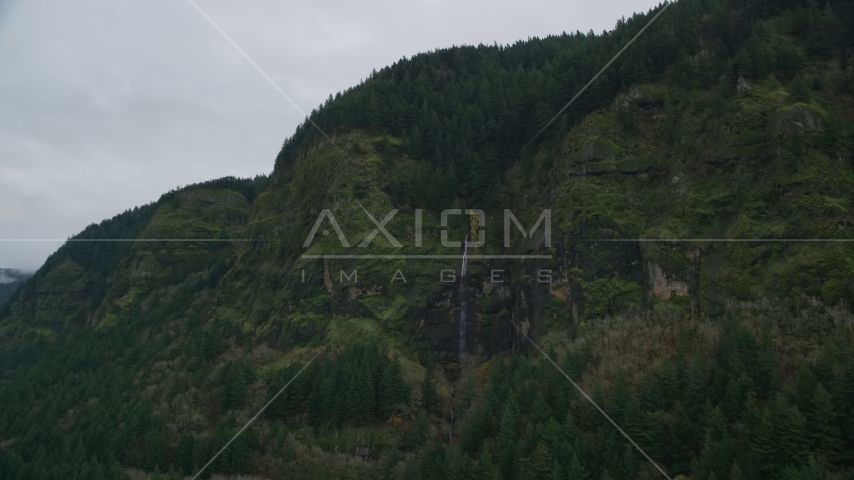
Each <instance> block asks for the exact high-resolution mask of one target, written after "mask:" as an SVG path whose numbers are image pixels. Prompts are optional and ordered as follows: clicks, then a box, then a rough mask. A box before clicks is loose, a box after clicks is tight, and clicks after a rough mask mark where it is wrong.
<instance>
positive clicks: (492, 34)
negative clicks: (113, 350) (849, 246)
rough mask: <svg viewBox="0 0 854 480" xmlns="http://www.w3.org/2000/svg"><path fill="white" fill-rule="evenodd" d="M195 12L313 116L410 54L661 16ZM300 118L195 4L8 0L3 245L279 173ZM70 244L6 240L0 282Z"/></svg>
mask: <svg viewBox="0 0 854 480" xmlns="http://www.w3.org/2000/svg"><path fill="white" fill-rule="evenodd" d="M195 1H196V3H197V4H198V5H199V7H201V8H202V9H203V10H204V11H205V13H207V14H208V15H209V16H210V17H211V18H212V19H213V20H214V21H215V22H217V23H218V24H219V26H220V27H221V28H222V29H223V30H224V31H225V32H226V33H227V34H228V35H230V36H231V38H232V39H233V40H234V41H235V42H236V43H237V45H239V46H240V47H241V48H242V49H243V50H244V51H245V52H246V53H247V54H248V55H249V56H250V57H251V58H252V59H253V60H254V61H255V62H256V63H257V64H258V65H259V66H260V67H261V68H262V69H263V70H264V71H265V72H266V73H267V74H268V75H269V76H270V77H271V78H272V79H273V80H274V81H275V82H276V83H277V84H278V85H279V87H280V88H281V89H282V90H283V91H284V92H285V93H286V94H287V95H289V96H290V97H291V99H293V101H294V102H295V103H296V104H297V105H299V106H300V108H302V109H303V111H306V112H308V111H311V109H312V108H314V107H316V106H317V105H319V104H320V103H321V102H322V101H323V100H324V99H325V98H326V97H327V96H328V95H329V94H330V93H333V94H334V93H335V92H338V91H341V90H344V89H346V88H347V87H350V86H353V85H355V84H357V83H359V81H361V80H362V79H363V78H365V77H366V76H368V75H369V73H370V72H371V70H372V69H374V68H376V69H377V70H379V69H380V68H382V67H383V66H385V65H389V64H391V63H393V62H395V61H397V60H398V59H400V58H401V57H403V56H407V57H410V56H412V55H413V54H415V53H418V52H423V51H427V50H433V49H435V48H442V47H450V46H452V45H461V44H469V45H476V44H478V43H485V44H492V43H493V42H498V43H499V44H508V43H513V42H515V41H516V40H519V39H527V38H529V37H534V36H546V35H549V34H560V33H561V32H563V31H567V32H574V31H576V30H580V31H582V32H587V31H589V30H590V29H593V30H594V31H596V32H597V33H601V32H602V31H603V30H605V29H608V30H610V29H612V28H613V27H614V25H615V23H616V21H617V19H618V18H620V17H621V16H626V17H628V16H630V15H631V14H632V13H634V12H635V11H647V10H648V9H649V8H651V7H653V6H654V5H656V4H657V2H654V1H648V0H642V1H639V0H636V1H626V0H597V1H595V2H594V1H589V0H588V1H584V2H581V1H576V0H561V1H557V0H526V1H520V0H517V1H514V2H508V1H505V0H477V1H471V0H453V1H450V0H448V1H446V0H418V1H410V2H400V1H371V2H367V3H366V2H352V1H328V0H313V1H305V2H276V1H272V0H245V1H241V2H235V1H225V0H195ZM303 118H304V117H303V115H302V114H301V113H300V112H299V110H297V109H296V108H295V107H294V106H293V105H291V104H290V103H289V102H288V101H287V100H286V99H285V98H284V97H282V96H281V94H279V93H278V92H277V91H276V90H275V89H274V88H273V87H272V86H271V85H270V84H269V83H267V81H266V80H265V79H264V77H263V76H262V75H261V74H259V73H258V72H257V71H256V70H255V69H254V68H253V67H252V66H251V65H250V64H249V63H248V62H247V61H246V60H245V59H244V58H243V57H242V56H241V55H240V53H239V52H237V50H236V49H235V48H234V47H233V46H232V45H231V44H229V43H228V41H227V40H226V39H225V38H224V37H223V36H222V35H221V34H220V33H219V32H217V31H216V30H215V29H214V28H213V27H212V26H211V25H210V24H209V23H208V21H207V20H205V18H204V17H203V16H202V15H201V14H200V13H199V12H198V11H197V10H196V9H195V8H194V7H193V5H192V4H191V3H190V2H189V1H188V0H148V1H145V2H140V1H127V0H75V1H73V2H68V1H60V0H28V1H26V2H25V1H22V0H11V1H9V0H0V207H2V208H0V239H10V238H29V239H44V238H60V239H62V238H67V237H69V236H71V235H73V234H75V233H77V232H79V231H80V230H82V229H83V228H84V227H85V226H86V225H88V224H90V223H96V222H100V221H101V220H103V219H105V218H108V217H111V216H113V215H115V214H117V213H120V212H122V211H124V210H126V209H128V208H132V207H134V206H137V205H142V204H145V203H148V202H151V201H154V200H156V199H157V198H158V197H159V196H160V195H161V194H162V193H164V192H166V191H168V190H169V189H171V188H175V187H177V186H183V185H186V184H189V183H195V182H200V181H204V180H209V179H213V178H219V177H222V176H226V175H234V176H240V177H247V176H254V175H257V174H261V173H269V172H270V171H271V170H272V168H273V161H274V159H275V156H276V153H277V152H278V150H279V147H280V146H281V144H282V142H283V141H284V139H285V138H286V137H288V136H289V135H290V134H291V133H292V132H293V130H294V128H295V127H296V126H297V124H298V123H299V122H300V121H302V119H303ZM60 245H61V244H60V243H58V242H54V243H50V242H48V243H44V242H41V243H39V242H0V268H4V267H5V268H21V269H26V270H34V269H36V268H38V267H39V266H40V265H41V263H42V262H44V260H45V258H47V256H48V255H49V254H50V253H52V252H53V251H55V250H56V249H57V248H58V247H59V246H60Z"/></svg>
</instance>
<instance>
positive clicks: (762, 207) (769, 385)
mask: <svg viewBox="0 0 854 480" xmlns="http://www.w3.org/2000/svg"><path fill="white" fill-rule="evenodd" d="M851 14H852V10H851V6H850V5H848V4H847V3H841V2H831V3H828V4H823V5H814V4H809V5H804V6H801V5H794V4H792V5H788V4H785V5H784V4H780V3H774V2H753V1H751V2H720V3H718V2H708V3H707V4H703V3H701V2H694V3H689V2H685V3H679V4H675V5H673V6H671V7H668V11H666V12H665V14H664V15H662V17H661V19H660V20H659V21H658V22H657V23H655V24H653V26H652V27H650V29H649V30H648V31H647V32H645V33H644V34H643V36H641V37H640V40H638V42H637V44H635V45H633V46H632V47H631V48H629V49H628V50H627V51H626V53H625V55H624V56H622V57H620V59H619V60H618V61H617V62H615V63H614V65H613V66H612V67H611V69H609V70H606V73H605V74H603V75H602V77H601V78H599V79H598V80H597V82H596V83H594V86H593V87H591V89H590V90H589V91H587V92H585V94H584V95H583V96H581V97H580V98H579V101H578V102H577V103H575V104H573V106H572V107H571V108H570V109H568V110H567V111H566V112H565V113H563V114H562V115H561V116H560V117H559V118H558V120H557V121H556V122H555V124H554V125H553V126H552V127H550V128H548V129H546V130H545V132H544V133H543V135H541V136H539V137H536V140H535V142H534V143H532V144H531V145H526V142H528V141H529V140H531V139H532V138H534V137H535V134H536V133H537V132H538V131H540V130H541V129H542V128H543V127H545V126H546V124H547V123H548V121H549V119H551V117H552V116H553V115H554V114H556V113H557V112H558V111H559V110H560V107H561V106H562V105H563V104H565V102H566V101H568V99H569V98H571V96H572V95H574V92H575V91H576V90H577V88H580V86H582V85H583V84H584V83H586V81H587V79H588V78H590V77H592V76H593V75H594V74H595V73H596V71H598V69H599V68H601V66H603V65H604V64H605V63H606V62H607V61H608V60H609V59H610V58H611V56H612V55H613V54H614V53H616V52H617V51H618V50H619V49H620V48H621V47H622V45H623V44H624V43H625V42H626V41H627V39H629V38H631V37H632V36H633V35H634V34H635V33H636V32H637V31H639V29H640V28H641V27H642V26H643V25H644V24H645V23H646V22H647V21H648V19H649V18H651V17H650V15H638V16H636V17H635V18H632V19H630V20H629V21H626V22H623V21H621V22H619V23H618V26H617V28H616V29H615V30H614V31H613V32H608V33H606V34H604V35H601V36H595V35H592V34H588V35H584V34H580V33H579V34H575V35H563V36H559V37H550V38H547V39H543V40H540V39H532V40H530V41H528V42H520V43H518V44H516V45H514V46H508V47H497V46H496V47H484V46H481V47H477V48H474V47H460V48H453V49H448V50H440V51H436V52H432V53H428V54H422V55H418V56H416V57H413V58H412V59H409V60H404V61H401V62H398V63H397V64H395V65H394V66H392V67H389V68H387V69H384V70H382V71H380V72H377V73H376V74H374V75H372V77H371V78H370V79H369V80H367V81H366V82H365V83H364V84H362V85H359V86H357V87H354V88H353V89H351V90H349V91H347V92H345V93H343V94H341V95H340V96H338V97H337V98H332V99H331V100H330V101H329V102H327V104H325V105H324V106H323V107H322V108H320V109H318V110H317V111H315V112H313V114H312V117H311V118H312V120H313V121H314V122H315V123H317V124H318V125H320V126H321V127H322V128H324V129H325V130H326V131H327V132H328V133H329V134H330V136H331V138H332V142H329V141H327V140H326V139H324V138H323V137H321V136H320V135H319V134H317V133H316V132H315V131H313V130H312V128H313V127H311V125H308V124H306V125H303V126H301V127H300V128H299V129H298V130H297V132H296V133H295V135H294V136H292V137H291V138H289V139H288V140H287V141H286V142H285V144H284V145H283V148H282V152H281V153H280V155H279V157H278V158H277V160H276V165H275V170H274V172H273V174H272V176H271V177H270V179H269V181H267V180H266V179H256V180H254V181H240V180H235V179H223V180H221V181H213V182H208V183H207V184H200V185H196V186H191V187H188V188H186V189H182V190H180V191H176V192H170V193H169V194H167V195H165V196H164V197H163V198H162V199H161V200H159V201H158V202H157V203H155V204H152V205H149V206H146V207H143V208H141V209H139V210H136V211H133V212H126V213H125V214H122V215H120V216H118V217H116V218H115V219H112V220H110V221H107V222H104V223H102V224H101V225H98V226H92V227H89V228H88V229H87V230H85V231H84V232H82V233H81V234H80V235H78V236H77V237H75V238H74V239H73V240H74V241H71V242H69V243H68V244H66V245H65V246H63V247H62V248H61V249H60V250H59V251H58V252H57V253H56V254H54V255H53V256H52V257H51V258H50V259H49V260H48V262H46V264H45V265H44V266H43V267H42V268H41V269H40V270H39V272H37V273H36V275H35V276H34V277H33V278H32V279H31V280H29V281H28V282H27V283H26V285H25V286H24V288H22V289H21V290H20V291H19V292H18V293H17V294H16V296H15V298H14V299H13V301H12V302H11V303H10V304H9V305H8V306H7V307H6V308H5V310H4V311H2V312H0V339H2V347H3V348H2V349H0V366H2V369H3V371H4V374H3V380H2V383H0V385H2V386H1V387H0V403H2V404H4V405H9V406H10V407H9V408H8V409H6V410H4V411H3V412H2V414H0V462H2V463H0V467H2V468H0V479H3V478H6V477H9V478H18V477H20V478H48V477H52V478H56V477H63V478H71V477H72V476H73V475H78V476H79V477H80V478H97V477H98V476H99V475H101V474H99V473H98V472H99V471H102V472H103V471H107V470H108V471H109V472H110V473H103V475H108V476H110V477H111V478H112V477H113V476H117V475H120V474H121V471H122V469H123V468H132V469H140V470H144V471H146V472H158V473H159V472H166V471H169V470H170V468H171V469H172V470H173V472H172V473H173V474H177V473H178V472H182V473H184V474H188V475H189V474H192V473H194V472H195V471H196V469H197V468H198V467H200V466H201V465H204V464H205V463H206V462H207V460H208V459H210V458H211V456H212V455H213V454H214V453H215V452H216V451H217V450H219V448H220V447H221V445H224V444H225V442H226V441H228V439H229V438H231V435H232V434H233V433H235V432H236V431H237V429H238V428H239V427H240V426H241V425H242V424H243V423H244V422H245V421H246V420H248V419H249V418H251V417H252V415H254V413H255V412H257V411H258V409H260V408H261V406H262V405H264V404H265V403H266V401H267V400H268V399H271V398H272V395H273V394H274V393H275V392H277V391H278V389H279V388H281V387H282V386H284V385H285V384H286V383H287V382H288V381H289V380H290V379H291V378H292V377H293V376H294V374H296V373H297V372H298V371H299V370H300V368H301V367H302V365H303V364H304V362H306V361H307V360H308V359H310V358H313V356H314V354H315V353H319V352H325V354H324V355H323V356H321V357H320V358H319V359H318V360H317V361H316V362H315V363H312V365H311V367H309V368H308V369H307V370H306V371H305V372H304V373H303V374H302V375H301V376H300V377H298V378H297V379H296V380H295V381H294V383H293V384H292V385H291V386H290V387H288V389H287V390H285V393H284V394H283V396H282V397H280V398H279V399H278V400H276V401H275V402H274V403H273V404H272V405H271V407H270V409H269V410H268V411H267V412H266V413H265V415H264V417H263V419H261V420H259V421H258V423H257V424H255V426H254V427H252V428H251V429H249V430H247V432H246V433H245V434H244V436H241V437H240V440H239V441H237V442H236V443H234V444H233V445H232V447H230V449H229V450H227V452H226V453H225V454H224V455H223V457H221V458H220V459H219V460H218V461H217V462H216V463H215V464H214V465H212V467H211V469H212V471H216V472H221V473H239V472H253V473H257V474H260V475H265V476H283V475H288V476H290V477H294V478H326V477H330V478H376V477H378V476H382V477H385V478H392V477H393V478H398V477H400V478H471V477H477V478H507V479H510V478H529V477H531V476H533V477H532V478H540V477H545V476H548V475H552V474H557V475H561V474H566V475H569V476H570V477H571V478H576V477H580V478H583V475H584V474H588V475H591V476H593V478H609V477H610V478H643V476H651V475H653V474H655V473H656V471H655V470H654V469H653V468H652V467H651V466H650V465H647V464H646V463H644V462H643V461H642V458H641V456H640V454H639V453H638V452H637V451H635V450H633V449H632V448H631V447H630V445H629V444H628V443H626V442H625V441H624V439H623V438H622V437H621V436H619V434H618V433H617V432H616V431H615V430H612V429H610V424H608V423H607V422H606V421H604V420H603V419H602V417H599V416H598V415H597V412H596V411H595V410H594V409H593V408H592V407H591V406H590V405H589V404H588V403H587V402H586V400H584V399H583V398H582V397H580V396H578V395H577V394H576V392H574V390H572V388H571V385H570V384H569V383H568V382H565V379H564V378H563V377H562V376H560V374H559V373H558V372H557V371H556V370H554V369H553V368H552V366H551V365H550V364H548V363H547V362H546V361H543V360H534V357H536V355H534V354H533V353H534V352H532V351H531V350H532V349H531V348H530V344H529V343H528V341H527V340H526V339H525V335H527V336H530V337H531V338H533V339H534V340H535V341H537V342H541V343H542V344H543V345H544V346H546V347H548V348H549V351H550V352H554V355H553V356H555V357H556V359H557V360H558V361H559V362H560V363H561V364H562V365H563V366H564V367H565V368H564V370H565V371H566V372H568V373H569V374H570V375H572V377H573V378H577V379H580V380H581V383H582V385H583V386H584V387H585V390H586V391H588V392H591V394H592V395H593V396H594V398H595V399H596V400H597V402H598V403H601V404H603V405H605V406H606V408H607V411H608V412H609V414H610V415H612V416H613V417H614V418H615V419H616V421H618V422H619V423H620V424H623V425H626V429H627V431H629V432H630V434H631V435H632V436H633V437H634V438H637V439H639V440H638V442H639V444H640V445H641V446H642V447H643V448H644V449H645V450H647V451H649V452H650V455H651V456H652V457H653V458H654V459H655V461H656V462H658V463H660V464H661V465H662V466H663V468H665V469H666V470H667V471H668V472H670V474H671V475H676V474H691V475H693V476H694V477H695V478H700V479H707V478H712V476H713V475H714V478H723V477H728V476H732V477H736V478H737V474H736V473H734V472H736V471H737V472H739V473H738V474H739V475H743V476H747V477H750V478H779V477H780V476H781V475H783V474H784V473H785V474H786V475H789V476H792V475H796V476H797V475H801V476H804V478H807V476H808V475H815V474H816V473H815V472H816V471H819V475H820V474H821V472H822V471H823V472H824V473H827V474H830V475H835V476H841V475H843V474H844V473H845V472H849V473H850V469H851V467H852V461H854V457H852V456H851V452H852V451H854V425H851V424H850V422H847V423H846V422H842V423H840V421H841V419H843V418H847V417H846V414H848V413H849V412H852V411H854V410H852V408H854V404H852V400H851V399H852V398H854V396H852V395H851V392H852V391H854V390H852V385H854V381H852V379H854V366H852V363H851V361H850V358H852V357H851V355H850V353H851V334H852V333H851V331H852V326H854V320H852V315H851V306H852V305H854V301H853V300H854V251H852V249H853V248H854V242H851V241H850V240H854V229H852V221H854V198H852V192H854V163H852V158H853V157H852V152H851V144H850V140H849V138H850V134H851V132H852V123H851V122H852V119H854V103H852V95H851V93H852V90H854V83H852V79H854V71H852V67H851V64H850V59H851V50H852V48H851V47H852V42H851V38H852V37H851V33H852V28H851V27H852V22H851V19H852V16H851ZM444 209H458V210H459V212H454V213H452V214H451V215H449V219H448V221H447V222H445V224H443V222H442V220H441V218H442V217H441V212H442V210H444ZM467 209H473V210H482V212H483V217H482V218H481V217H478V215H477V212H475V214H474V215H471V214H470V212H467V211H466V210H467ZM394 210H397V212H396V213H395V214H394V216H393V218H389V219H388V221H387V222H386V221H385V218H386V216H387V214H389V212H392V211H394ZM506 210H509V211H510V212H511V213H512V215H513V216H514V218H516V219H518V222H519V224H520V225H521V226H523V227H524V228H523V230H524V231H525V232H524V233H525V234H524V235H523V234H522V232H520V231H519V229H518V228H517V227H516V225H515V223H513V220H511V219H510V217H509V216H507V214H506V213H505V211H506ZM545 211H549V212H550V216H542V215H543V212H545ZM371 217H373V219H374V220H372V219H371ZM333 218H334V222H333V220H332V219H333ZM540 219H542V223H540V226H539V228H538V229H533V230H532V227H534V225H536V224H537V222H538V220H540ZM549 222H550V223H549ZM377 224H381V225H383V228H385V229H386V230H387V232H388V234H389V236H390V237H391V238H388V237H386V235H385V234H384V233H383V232H381V231H380V230H379V228H378V227H377ZM546 224H548V225H550V241H547V238H548V237H547V235H546V230H545V225H546ZM339 231H340V236H339ZM419 232H420V235H419ZM479 232H484V234H485V242H484V243H483V244H482V245H479V246H471V247H470V248H469V249H467V250H466V249H465V248H464V247H463V246H462V245H453V244H447V242H455V241H462V240H463V239H465V238H466V235H469V238H470V239H474V238H476V237H478V236H479ZM505 232H506V233H505ZM505 235H507V237H508V238H507V241H506V243H505ZM419 238H420V241H419ZM92 239H103V240H101V241H92ZM392 239H394V241H396V242H399V243H400V246H396V245H395V243H394V241H392ZM716 239H717V240H720V239H724V240H727V241H712V240H716ZM107 240H111V241H107ZM112 240H133V241H132V242H129V241H120V242H116V241H112ZM744 240H748V241H744ZM814 240H821V241H814ZM363 245H364V246H363ZM463 253H465V258H466V260H465V262H466V264H465V269H466V275H463V274H462V271H463V268H464V266H463V259H462V256H463ZM365 255H367V256H365ZM529 255H533V256H529ZM514 256H515V257H514ZM520 256H526V257H525V258H519V257H520ZM463 299H467V301H463ZM463 309H465V310H464V311H461V310H463ZM463 318H465V319H466V320H465V322H463V321H462V319H463ZM529 354H530V357H531V359H530V360H529V359H528V356H529ZM505 356H506V357H508V358H505ZM505 360H506V361H505ZM54 387H60V388H54ZM523 406H524V407H523ZM451 411H453V412H454V414H453V416H450V417H449V413H450V412H451ZM811 412H820V413H811ZM834 428H835V430H834ZM53 451H61V454H59V455H57V456H56V458H52V457H50V456H49V455H48V453H47V452H53ZM419 472H435V473H424V475H422V474H421V473H419ZM131 473H132V474H134V475H137V474H140V475H141V473H140V472H138V471H134V470H131ZM3 475H5V476H3ZM431 475H432V476H431ZM787 478H790V477H787ZM791 478H800V477H791ZM810 478H816V477H814V476H813V477H810Z"/></svg>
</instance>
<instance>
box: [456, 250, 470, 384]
mask: <svg viewBox="0 0 854 480" xmlns="http://www.w3.org/2000/svg"><path fill="white" fill-rule="evenodd" d="M468 253H469V236H468V235H466V240H465V242H464V243H463V265H462V269H461V272H460V324H459V332H458V338H457V340H458V341H459V345H458V349H459V352H458V354H459V361H460V368H461V369H462V364H463V357H464V356H465V352H466V305H467V303H468V300H467V299H466V268H467V267H468Z"/></svg>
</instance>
